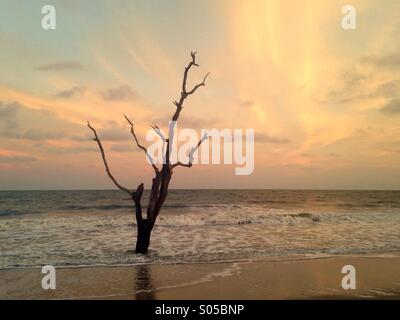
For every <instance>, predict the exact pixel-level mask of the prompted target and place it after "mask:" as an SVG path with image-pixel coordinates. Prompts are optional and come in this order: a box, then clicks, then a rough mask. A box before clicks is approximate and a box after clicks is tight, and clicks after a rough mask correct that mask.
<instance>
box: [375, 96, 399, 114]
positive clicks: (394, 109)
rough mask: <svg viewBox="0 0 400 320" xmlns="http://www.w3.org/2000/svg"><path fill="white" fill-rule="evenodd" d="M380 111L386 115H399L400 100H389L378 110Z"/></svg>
mask: <svg viewBox="0 0 400 320" xmlns="http://www.w3.org/2000/svg"><path fill="white" fill-rule="evenodd" d="M380 111H381V112H383V113H385V114H387V115H394V114H399V115H400V99H392V100H390V101H389V102H387V103H386V104H385V105H384V106H383V107H382V108H381V109H380Z"/></svg>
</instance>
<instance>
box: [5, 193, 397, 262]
mask: <svg viewBox="0 0 400 320" xmlns="http://www.w3.org/2000/svg"><path fill="white" fill-rule="evenodd" d="M145 196H147V194H146V195H145ZM135 235H136V226H135V221H134V213H133V207H132V204H131V200H130V199H128V197H127V196H126V195H125V194H124V193H122V192H119V191H18V192H17V191H15V192H14V191H9V192H0V268H9V267H32V266H40V265H45V264H51V265H64V266H66V265H69V266H78V265H103V264H104V265H124V264H137V263H156V264H158V263H182V262H183V263H190V262H216V261H251V260H258V259H263V258H266V257H275V258H278V259H279V258H280V257H282V258H283V257H285V258H287V257H295V256H298V255H302V256H307V257H310V258H313V257H318V256H321V255H323V256H329V255H337V254H364V253H376V254H384V253H388V252H396V251H400V192H398V191H295V190H290V191H287V190H171V191H170V194H169V197H168V199H167V202H166V206H165V208H164V209H163V211H162V212H161V214H160V216H159V219H158V221H157V224H156V228H155V229H154V231H153V235H152V242H151V250H150V254H149V255H148V256H145V257H144V256H136V255H133V254H132V253H131V252H130V250H132V249H133V247H134V242H135Z"/></svg>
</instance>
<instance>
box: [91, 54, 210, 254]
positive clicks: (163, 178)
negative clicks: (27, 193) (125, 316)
mask: <svg viewBox="0 0 400 320" xmlns="http://www.w3.org/2000/svg"><path fill="white" fill-rule="evenodd" d="M191 59H192V60H191V61H190V63H189V64H188V65H187V66H186V67H185V70H184V73H183V81H182V91H181V96H180V98H179V101H174V105H175V106H176V110H175V113H174V114H173V116H172V119H171V121H172V122H173V123H176V122H177V121H178V119H179V115H180V113H181V111H182V108H183V105H184V102H185V100H186V98H187V97H189V96H190V95H192V94H193V93H195V92H196V90H197V89H199V88H200V87H202V86H205V81H206V79H207V77H208V75H209V73H207V74H206V75H205V76H204V78H203V81H202V82H201V83H199V84H197V85H195V86H194V87H193V88H192V89H190V90H188V89H187V84H186V82H187V77H188V74H189V71H190V69H191V68H192V67H193V66H194V67H198V66H199V65H198V64H197V63H196V52H191ZM124 116H125V119H126V120H127V121H128V123H129V125H130V127H131V134H132V136H133V139H134V142H135V143H136V145H137V147H138V148H140V149H142V150H143V152H144V153H145V155H146V157H147V159H148V160H149V162H150V163H151V165H152V167H153V169H154V173H155V176H154V178H153V182H152V185H151V191H150V196H149V202H148V205H147V213H146V218H143V213H142V195H143V190H144V185H143V183H141V184H139V186H138V187H137V188H136V190H130V189H128V188H126V187H124V186H122V185H121V184H120V183H119V182H118V181H117V180H116V179H115V178H114V176H113V175H112V173H111V171H110V168H109V166H108V163H107V160H106V156H105V153H104V148H103V146H102V144H101V141H100V138H99V136H98V135H97V132H96V130H95V129H94V128H93V127H92V126H91V125H90V123H89V122H88V124H87V125H88V127H89V128H90V130H92V132H93V134H94V138H93V140H94V141H96V142H97V144H98V146H99V149H100V153H101V156H102V158H103V162H104V166H105V169H106V172H107V175H108V176H109V178H110V179H111V180H112V182H113V183H114V184H115V185H116V186H117V188H118V189H120V190H122V191H125V192H126V193H127V194H128V195H129V197H130V198H131V199H132V201H133V204H134V207H135V214H136V223H137V240H136V249H135V252H136V253H143V254H144V253H147V250H148V247H149V245H150V236H151V231H152V230H153V227H154V224H155V222H156V220H157V217H158V214H159V213H160V211H161V209H162V207H163V205H164V202H165V200H166V198H167V195H168V186H169V183H170V181H171V177H172V173H173V170H174V169H175V168H176V167H178V166H182V167H188V168H190V167H191V166H192V164H193V157H194V153H195V152H196V150H197V149H198V148H199V147H200V145H201V143H202V142H203V141H204V140H205V139H207V136H204V137H203V138H202V139H201V140H200V141H199V142H198V143H197V145H196V146H194V147H192V149H191V151H190V153H189V159H188V161H187V162H186V163H183V162H180V161H178V162H176V163H171V161H170V160H171V159H170V158H171V157H170V155H171V149H172V145H173V138H174V137H173V134H171V130H170V133H169V134H168V138H165V137H164V135H163V134H162V132H161V130H160V129H159V128H158V127H157V126H153V129H154V131H155V132H156V133H157V134H158V135H159V136H160V138H161V139H162V141H163V143H164V144H165V143H166V145H167V146H166V148H163V160H164V161H163V164H162V167H161V168H158V167H157V166H156V164H155V162H154V160H153V159H152V158H151V156H150V155H149V153H148V152H147V149H146V147H144V146H143V145H142V144H140V142H139V140H138V138H137V136H136V133H135V129H134V125H133V122H132V121H131V120H129V118H128V117H127V116H126V115H124Z"/></svg>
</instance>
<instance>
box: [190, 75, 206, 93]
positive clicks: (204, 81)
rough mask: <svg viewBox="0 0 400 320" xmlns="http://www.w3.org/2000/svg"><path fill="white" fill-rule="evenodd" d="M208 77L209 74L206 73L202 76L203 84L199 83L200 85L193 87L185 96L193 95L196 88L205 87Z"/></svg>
mask: <svg viewBox="0 0 400 320" xmlns="http://www.w3.org/2000/svg"><path fill="white" fill-rule="evenodd" d="M209 75H210V73H209V72H208V73H207V74H206V75H205V76H204V78H203V82H201V83H199V84H197V85H195V86H194V87H193V89H192V90H190V91H189V92H187V95H191V94H193V93H195V91H196V90H197V89H198V88H200V87H203V86H205V85H206V80H207V77H208V76H209Z"/></svg>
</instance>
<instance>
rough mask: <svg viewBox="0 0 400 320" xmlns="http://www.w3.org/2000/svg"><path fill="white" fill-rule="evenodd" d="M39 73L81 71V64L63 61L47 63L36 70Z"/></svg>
mask: <svg viewBox="0 0 400 320" xmlns="http://www.w3.org/2000/svg"><path fill="white" fill-rule="evenodd" d="M36 69H37V70H39V71H64V70H78V71H80V70H83V66H82V64H81V63H79V62H76V61H63V62H56V63H49V64H45V65H42V66H39V67H37V68H36Z"/></svg>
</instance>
